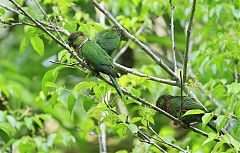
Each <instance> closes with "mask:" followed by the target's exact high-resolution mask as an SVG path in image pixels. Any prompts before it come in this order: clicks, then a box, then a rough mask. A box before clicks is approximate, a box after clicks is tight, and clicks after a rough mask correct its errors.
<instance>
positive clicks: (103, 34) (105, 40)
mask: <svg viewBox="0 0 240 153" xmlns="http://www.w3.org/2000/svg"><path fill="white" fill-rule="evenodd" d="M121 40H127V38H126V37H125V35H124V34H122V33H121V31H120V30H118V29H117V28H116V27H113V28H110V29H106V30H102V31H100V32H98V33H97V34H96V36H95V38H94V40H93V41H94V42H96V43H97V44H98V45H99V46H100V47H101V48H103V49H104V50H105V51H106V52H107V53H108V55H109V56H111V55H112V53H113V51H114V50H115V49H117V48H119V45H120V42H121Z"/></svg>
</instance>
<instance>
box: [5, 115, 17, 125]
mask: <svg viewBox="0 0 240 153" xmlns="http://www.w3.org/2000/svg"><path fill="white" fill-rule="evenodd" d="M7 119H8V121H9V123H10V124H11V126H12V127H17V125H18V124H17V121H16V119H15V118H14V117H13V116H11V115H8V116H7Z"/></svg>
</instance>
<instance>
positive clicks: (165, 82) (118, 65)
mask: <svg viewBox="0 0 240 153" xmlns="http://www.w3.org/2000/svg"><path fill="white" fill-rule="evenodd" d="M50 62H51V63H55V64H62V65H66V66H77V65H79V64H80V63H79V62H74V63H69V64H68V63H62V62H57V61H50ZM114 65H115V66H116V67H117V68H119V69H121V70H122V71H124V72H126V73H131V74H133V75H136V76H139V77H143V78H147V79H149V80H152V81H156V82H160V83H164V84H169V85H173V86H176V85H177V82H176V81H171V80H166V79H161V78H157V77H154V76H151V75H147V74H145V73H141V72H137V71H134V70H133V69H130V68H128V67H125V66H123V65H121V64H118V63H114Z"/></svg>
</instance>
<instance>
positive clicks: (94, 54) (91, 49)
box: [68, 31, 123, 98]
mask: <svg viewBox="0 0 240 153" xmlns="http://www.w3.org/2000/svg"><path fill="white" fill-rule="evenodd" d="M68 43H69V45H70V46H72V47H73V48H74V49H76V50H77V51H78V52H79V53H80V54H81V55H82V57H83V58H84V60H85V61H86V62H87V64H88V65H89V66H90V67H92V68H93V69H94V70H95V71H96V72H101V73H104V74H107V75H108V76H109V77H110V79H111V81H112V83H113V85H114V87H115V88H116V90H117V92H118V94H119V95H120V97H121V98H123V93H122V90H121V89H120V87H119V85H118V82H117V80H116V78H119V76H118V74H117V73H116V72H115V70H114V64H113V61H112V58H111V57H110V56H109V55H108V54H107V53H106V52H105V51H104V50H103V49H102V48H101V47H100V46H99V45H98V44H97V43H96V42H94V41H91V40H89V39H88V37H87V36H86V35H85V34H84V33H83V32H81V31H77V32H74V33H71V34H70V36H69V37H68Z"/></svg>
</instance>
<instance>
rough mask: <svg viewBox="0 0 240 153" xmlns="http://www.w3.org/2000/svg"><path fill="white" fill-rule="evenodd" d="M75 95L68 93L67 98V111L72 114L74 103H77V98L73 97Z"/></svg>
mask: <svg viewBox="0 0 240 153" xmlns="http://www.w3.org/2000/svg"><path fill="white" fill-rule="evenodd" d="M75 95H76V94H74V93H73V92H72V93H70V95H69V96H68V111H69V112H70V113H71V114H72V110H73V107H74V106H75V103H76V101H77V98H76V97H75Z"/></svg>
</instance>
